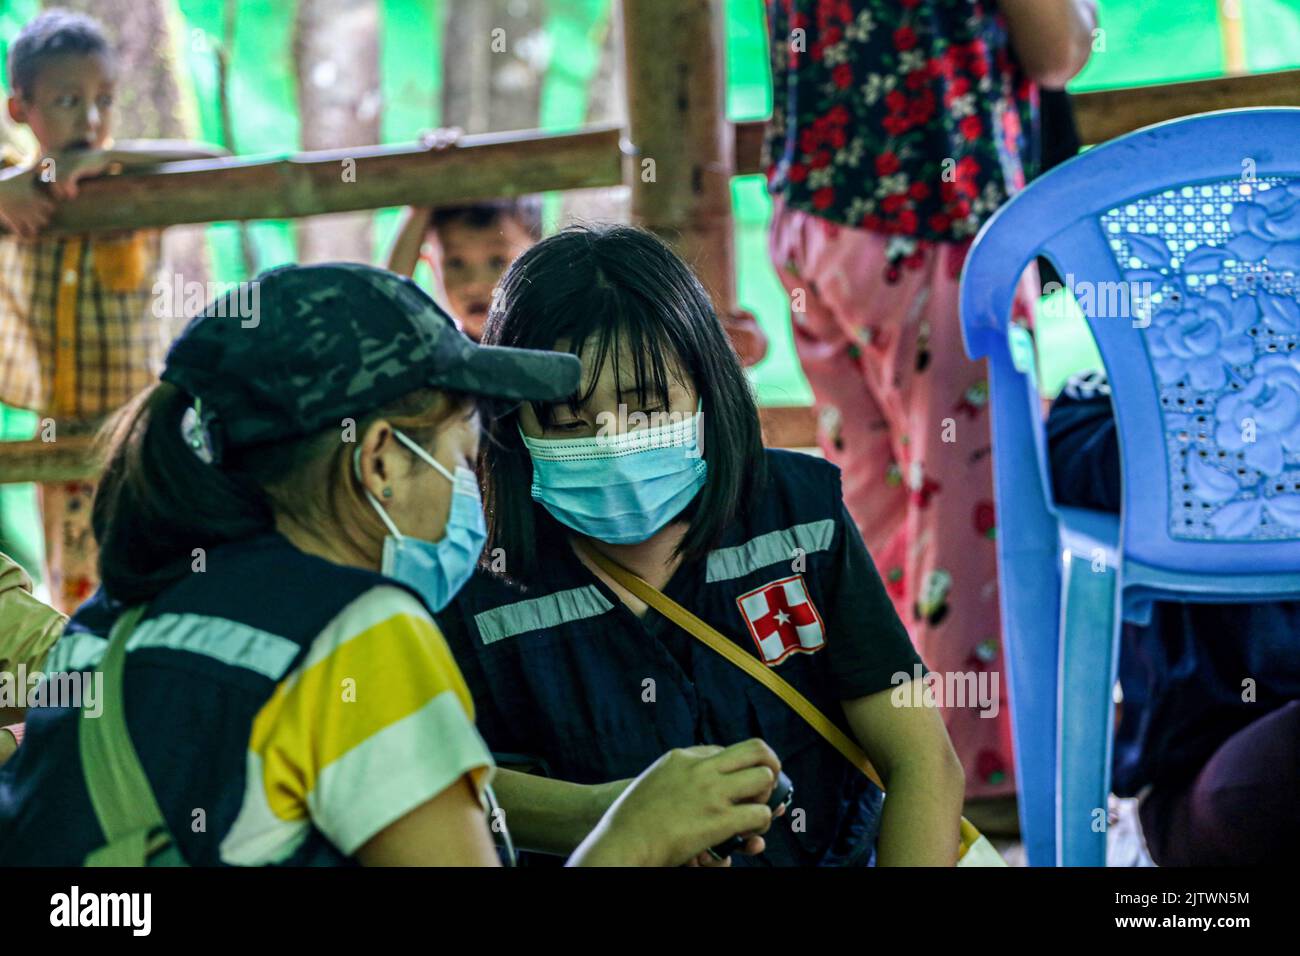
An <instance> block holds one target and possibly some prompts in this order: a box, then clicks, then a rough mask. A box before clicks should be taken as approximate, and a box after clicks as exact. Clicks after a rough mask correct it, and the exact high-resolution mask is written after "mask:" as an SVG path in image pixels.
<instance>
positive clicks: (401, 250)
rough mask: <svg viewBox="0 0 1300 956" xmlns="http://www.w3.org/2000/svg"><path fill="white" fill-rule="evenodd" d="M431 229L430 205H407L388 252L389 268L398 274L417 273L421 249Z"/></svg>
mask: <svg viewBox="0 0 1300 956" xmlns="http://www.w3.org/2000/svg"><path fill="white" fill-rule="evenodd" d="M428 230H429V207H428V206H407V207H406V210H405V211H404V212H403V213H402V226H401V228H400V229H398V231H397V238H396V239H394V240H393V248H392V249H390V250H389V252H388V269H389V271H390V272H396V273H397V274H398V275H402V276H409V275H414V274H415V267H416V265H417V264H418V263H419V261H420V249H421V248H423V246H424V237H425V234H426V233H427V232H428Z"/></svg>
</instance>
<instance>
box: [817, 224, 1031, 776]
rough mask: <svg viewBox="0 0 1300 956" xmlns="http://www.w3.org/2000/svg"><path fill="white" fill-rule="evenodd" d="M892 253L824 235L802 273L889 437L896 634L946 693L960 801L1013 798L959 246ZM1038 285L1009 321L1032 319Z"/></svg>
mask: <svg viewBox="0 0 1300 956" xmlns="http://www.w3.org/2000/svg"><path fill="white" fill-rule="evenodd" d="M888 243H889V240H888V238H887V237H884V236H878V235H875V234H873V233H869V232H866V231H863V230H855V229H836V228H834V227H832V228H830V229H827V230H822V231H821V232H820V233H815V234H813V235H812V237H811V238H810V241H809V256H808V258H809V260H810V263H811V264H812V268H813V269H814V271H815V272H816V274H817V275H818V276H824V277H827V278H826V279H825V280H823V281H820V282H819V290H820V293H821V298H822V300H823V301H824V302H825V303H826V305H827V306H828V308H829V309H830V310H831V312H832V313H833V314H834V315H835V316H836V317H837V319H838V320H839V323H840V325H841V326H842V327H843V328H844V329H845V330H846V334H849V335H853V334H857V335H858V336H859V337H860V338H861V339H862V341H864V343H865V344H864V347H863V348H862V350H861V353H860V357H859V363H860V365H861V366H862V368H863V371H864V378H865V381H866V383H867V387H868V388H869V389H870V391H871V393H872V394H873V396H875V398H876V399H877V403H878V405H879V407H880V408H881V409H882V412H883V415H884V417H885V418H886V420H887V421H889V422H890V423H891V428H892V432H893V434H892V447H893V449H894V451H895V455H896V457H897V459H898V461H899V464H900V467H901V471H902V478H903V485H904V488H905V491H906V495H907V512H906V520H905V531H904V540H905V542H906V544H905V549H904V551H903V553H902V555H901V559H902V562H901V568H902V575H901V577H902V581H903V582H904V592H905V605H904V608H905V611H906V614H905V616H904V621H905V623H906V624H907V625H908V628H909V631H910V632H911V635H912V639H913V642H914V643H915V644H916V647H917V650H918V651H919V652H920V654H921V656H922V658H923V659H924V660H925V662H926V665H927V666H928V667H929V668H930V669H931V670H932V671H935V672H936V673H937V676H938V677H939V678H941V679H942V680H943V690H944V692H945V693H944V698H945V699H944V700H943V701H942V703H943V704H944V719H945V723H946V724H947V727H948V733H949V736H950V737H951V738H952V741H953V746H954V748H955V749H956V751H957V754H958V756H959V757H960V758H961V761H962V764H963V766H964V767H965V768H966V781H967V783H966V795H967V797H968V798H976V799H978V798H984V797H1004V796H1010V795H1011V794H1013V793H1014V789H1015V787H1014V780H1013V762H1012V753H1011V734H1010V714H1009V712H1008V709H1007V687H1006V680H1005V671H1004V669H1003V666H1002V660H1003V657H1002V641H1001V624H1000V617H999V611H998V593H997V548H996V542H995V526H994V514H993V471H992V461H991V442H990V434H989V421H988V409H987V396H988V386H987V372H986V370H985V366H984V363H983V362H978V363H977V362H972V361H970V360H969V359H968V358H967V357H966V353H965V350H964V348H963V345H962V341H961V328H960V323H959V319H958V279H959V276H960V272H961V266H962V263H963V260H964V255H965V247H962V246H952V245H939V246H934V245H931V246H923V247H921V248H920V249H919V250H918V251H917V252H915V253H914V254H913V255H911V256H910V257H908V259H906V260H905V261H903V262H902V263H899V264H896V266H895V267H892V268H891V267H890V266H889V265H888V263H887V260H886V249H887V246H888ZM1034 294H1035V290H1034V277H1033V276H1032V275H1029V274H1027V275H1026V278H1025V281H1024V282H1023V283H1022V285H1021V290H1020V297H1019V299H1018V302H1017V309H1018V311H1019V312H1021V313H1031V310H1032V303H1033V301H1034Z"/></svg>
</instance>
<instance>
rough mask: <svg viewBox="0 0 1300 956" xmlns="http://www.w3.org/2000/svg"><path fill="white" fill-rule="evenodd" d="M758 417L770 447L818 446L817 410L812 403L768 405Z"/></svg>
mask: <svg viewBox="0 0 1300 956" xmlns="http://www.w3.org/2000/svg"><path fill="white" fill-rule="evenodd" d="M758 418H759V421H760V422H761V423H762V425H763V444H764V445H766V446H767V447H768V448H816V447H817V412H816V410H815V409H814V408H813V407H812V406H811V405H767V406H764V407H763V408H760V409H759V410H758Z"/></svg>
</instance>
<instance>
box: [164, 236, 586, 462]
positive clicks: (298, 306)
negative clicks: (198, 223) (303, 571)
mask: <svg viewBox="0 0 1300 956" xmlns="http://www.w3.org/2000/svg"><path fill="white" fill-rule="evenodd" d="M580 374H581V366H580V363H579V362H578V360H577V358H576V357H574V356H572V355H568V354H565V353H558V352H542V351H534V350H528V349H509V348H500V347H493V346H481V345H476V344H474V343H473V342H472V341H470V339H469V338H467V337H466V336H465V335H464V333H462V332H461V331H460V330H459V329H457V328H456V326H455V324H454V323H453V322H452V320H451V318H450V317H449V316H448V315H447V313H446V312H444V311H443V310H442V309H441V308H439V306H438V305H437V303H435V302H434V301H433V299H431V298H430V297H429V296H428V295H427V294H426V293H425V292H424V291H423V290H422V289H421V288H420V287H419V286H417V285H416V284H415V283H414V282H412V281H411V280H410V279H407V278H404V277H402V276H398V275H395V274H394V273H392V272H387V271H385V270H383V269H376V268H374V267H373V266H367V265H362V264H360V263H350V262H339V263H326V264H322V265H310V266H297V265H290V266H281V267H279V268H277V269H271V270H270V271H267V272H263V273H262V274H261V275H260V276H258V277H257V278H256V279H255V280H253V281H252V282H249V283H243V284H241V285H240V286H239V287H237V288H235V289H233V290H231V291H230V292H228V293H226V294H225V295H223V296H221V297H219V298H217V299H214V300H213V301H212V302H210V303H209V304H208V306H207V307H206V308H205V309H204V310H203V312H202V313H201V314H200V315H198V316H195V317H194V318H193V319H191V320H190V322H189V324H188V325H187V326H186V327H185V331H184V332H182V333H181V336H180V338H178V339H177V340H176V342H175V343H174V344H173V345H172V347H171V350H170V351H169V352H168V353H167V360H166V364H165V367H164V369H163V373H162V379H163V381H165V382H170V383H172V384H173V385H176V386H178V387H179V388H183V389H184V390H185V391H187V392H188V393H189V394H191V395H193V396H195V397H196V398H198V399H201V400H202V403H203V408H204V415H205V417H212V418H214V420H215V422H216V423H217V425H218V427H219V429H220V433H221V443H222V445H223V447H227V448H237V447H241V446H247V445H256V444H261V443H262V442H267V441H273V440H276V439H283V438H291V437H297V436H300V435H309V434H312V433H314V432H317V431H319V430H321V429H322V428H325V427H327V426H330V425H338V424H339V423H340V421H341V420H342V419H344V418H348V417H351V418H357V417H359V416H361V415H364V414H366V413H368V412H371V411H373V410H374V409H376V408H378V407H380V406H382V405H384V404H386V403H388V402H390V401H393V400H395V399H397V398H399V397H401V396H402V395H405V394H407V393H408V392H411V391H413V390H415V389H417V388H423V387H432V388H443V389H449V390H453V391H458V392H467V393H470V394H473V395H480V396H484V397H489V398H504V399H513V400H519V401H529V400H533V401H555V400H558V399H561V398H564V397H566V396H568V395H572V394H573V393H574V391H576V390H577V387H578V379H579V376H580Z"/></svg>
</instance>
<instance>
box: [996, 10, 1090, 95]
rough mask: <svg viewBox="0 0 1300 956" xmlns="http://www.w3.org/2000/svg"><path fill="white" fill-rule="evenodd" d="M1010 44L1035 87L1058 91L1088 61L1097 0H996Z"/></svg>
mask: <svg viewBox="0 0 1300 956" xmlns="http://www.w3.org/2000/svg"><path fill="white" fill-rule="evenodd" d="M998 6H999V7H1000V8H1001V9H1002V13H1003V15H1004V16H1005V17H1006V18H1007V26H1008V28H1009V30H1010V32H1011V45H1012V46H1013V47H1015V51H1016V55H1017V56H1018V57H1019V59H1020V63H1021V65H1022V66H1023V67H1024V68H1025V72H1026V73H1027V74H1029V77H1030V79H1032V80H1033V81H1034V82H1035V83H1037V84H1038V85H1039V86H1041V87H1044V88H1046V89H1049V90H1060V89H1064V88H1065V84H1066V83H1067V82H1068V81H1069V80H1070V79H1071V78H1073V77H1074V76H1075V74H1077V73H1078V72H1079V71H1080V70H1082V69H1083V67H1084V65H1085V64H1087V62H1088V57H1089V56H1090V55H1091V53H1092V31H1093V30H1095V29H1096V27H1097V0H998Z"/></svg>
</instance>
